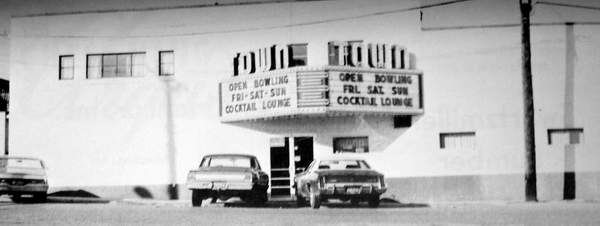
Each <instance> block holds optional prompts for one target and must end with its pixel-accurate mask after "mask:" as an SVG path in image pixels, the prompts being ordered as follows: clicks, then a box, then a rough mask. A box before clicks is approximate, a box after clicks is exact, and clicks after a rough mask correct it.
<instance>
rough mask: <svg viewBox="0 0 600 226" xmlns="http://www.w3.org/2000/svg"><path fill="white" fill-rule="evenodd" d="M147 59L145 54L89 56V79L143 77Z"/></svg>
mask: <svg viewBox="0 0 600 226" xmlns="http://www.w3.org/2000/svg"><path fill="white" fill-rule="evenodd" d="M145 58H146V54H145V53H113V54H89V55H87V78H88V79H95V78H114V77H132V76H133V77H138V76H143V75H144V61H145Z"/></svg>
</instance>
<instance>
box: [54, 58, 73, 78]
mask: <svg viewBox="0 0 600 226" xmlns="http://www.w3.org/2000/svg"><path fill="white" fill-rule="evenodd" d="M74 58H75V57H74V56H73V55H62V56H59V57H58V64H59V70H58V79H60V80H72V79H73V75H74V69H75V67H74V66H73V65H74V62H73V61H74Z"/></svg>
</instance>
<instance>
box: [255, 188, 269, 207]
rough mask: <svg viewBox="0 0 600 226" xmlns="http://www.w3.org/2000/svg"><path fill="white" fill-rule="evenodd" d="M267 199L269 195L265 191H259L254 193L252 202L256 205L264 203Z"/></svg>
mask: <svg viewBox="0 0 600 226" xmlns="http://www.w3.org/2000/svg"><path fill="white" fill-rule="evenodd" d="M268 200H269V195H268V194H267V191H259V192H257V193H255V194H254V203H256V204H258V205H264V204H265V203H267V201H268Z"/></svg>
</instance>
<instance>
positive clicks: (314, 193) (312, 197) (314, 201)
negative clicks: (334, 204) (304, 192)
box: [309, 189, 321, 209]
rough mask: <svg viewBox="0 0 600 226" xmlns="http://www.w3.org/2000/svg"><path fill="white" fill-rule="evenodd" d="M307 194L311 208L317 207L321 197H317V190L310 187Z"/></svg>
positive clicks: (319, 205) (319, 204)
mask: <svg viewBox="0 0 600 226" xmlns="http://www.w3.org/2000/svg"><path fill="white" fill-rule="evenodd" d="M309 196H310V198H309V199H310V207H311V208H313V209H318V208H319V207H321V197H319V195H318V194H317V191H314V190H313V189H311V191H310V194H309Z"/></svg>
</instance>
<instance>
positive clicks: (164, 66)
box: [158, 50, 175, 76]
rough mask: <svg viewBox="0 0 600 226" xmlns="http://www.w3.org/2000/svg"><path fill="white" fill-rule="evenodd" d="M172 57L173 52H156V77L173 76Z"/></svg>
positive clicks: (173, 63)
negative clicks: (157, 65)
mask: <svg viewBox="0 0 600 226" xmlns="http://www.w3.org/2000/svg"><path fill="white" fill-rule="evenodd" d="M174 57H175V56H174V52H173V50H169V51H160V52H158V64H159V67H158V75H160V76H169V75H174V74H175V66H174V65H175V62H174Z"/></svg>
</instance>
